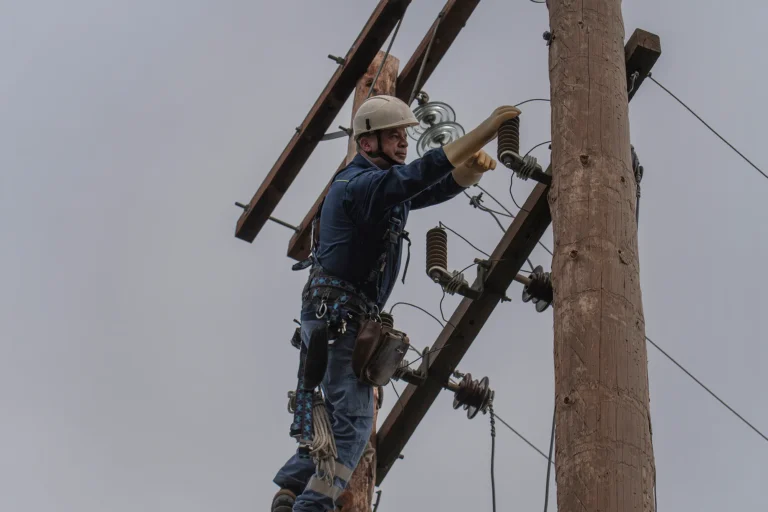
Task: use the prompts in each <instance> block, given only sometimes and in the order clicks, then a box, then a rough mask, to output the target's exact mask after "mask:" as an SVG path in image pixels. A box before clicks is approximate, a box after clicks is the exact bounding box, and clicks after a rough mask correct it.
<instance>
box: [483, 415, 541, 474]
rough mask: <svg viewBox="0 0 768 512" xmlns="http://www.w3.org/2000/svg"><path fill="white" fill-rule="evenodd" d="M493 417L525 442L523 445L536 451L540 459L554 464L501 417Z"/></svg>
mask: <svg viewBox="0 0 768 512" xmlns="http://www.w3.org/2000/svg"><path fill="white" fill-rule="evenodd" d="M495 416H496V419H497V420H499V421H500V422H501V423H502V424H503V425H504V426H505V427H507V428H508V429H509V430H511V431H512V432H513V433H514V434H515V435H516V436H517V437H519V438H520V439H522V440H523V441H525V443H526V444H527V445H528V446H530V447H531V448H533V449H534V450H536V451H537V452H538V453H539V455H541V456H542V457H544V458H545V459H547V461H549V463H550V464H554V462H552V460H551V459H550V458H549V457H547V454H546V453H544V452H543V451H541V450H539V449H538V448H536V445H535V444H533V443H532V442H530V441H529V440H528V439H526V438H525V436H523V435H522V434H521V433H520V432H518V431H517V430H515V429H514V428H512V426H511V425H510V424H509V423H507V422H506V421H504V419H502V418H501V417H500V416H499V415H498V414H495Z"/></svg>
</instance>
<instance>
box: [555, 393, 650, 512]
mask: <svg viewBox="0 0 768 512" xmlns="http://www.w3.org/2000/svg"><path fill="white" fill-rule="evenodd" d="M556 412H557V408H555V410H554V411H553V412H552V435H550V436H549V457H547V461H548V462H549V464H547V483H546V485H545V487H544V512H547V505H549V476H550V473H551V472H552V465H553V463H552V448H553V447H554V445H555V418H556V417H557V416H555V414H556ZM654 512H655V511H654Z"/></svg>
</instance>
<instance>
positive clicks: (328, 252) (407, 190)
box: [315, 148, 464, 309]
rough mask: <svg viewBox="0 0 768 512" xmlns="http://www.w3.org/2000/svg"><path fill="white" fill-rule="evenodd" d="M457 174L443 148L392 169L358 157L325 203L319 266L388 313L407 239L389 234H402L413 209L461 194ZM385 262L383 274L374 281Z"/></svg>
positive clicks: (340, 175) (317, 254)
mask: <svg viewBox="0 0 768 512" xmlns="http://www.w3.org/2000/svg"><path fill="white" fill-rule="evenodd" d="M452 170H453V165H451V163H450V162H449V161H448V158H446V156H445V152H444V151H443V149H442V148H438V149H433V150H431V151H428V152H427V153H425V154H424V156H423V157H422V158H419V159H417V160H414V161H413V162H411V163H410V164H407V165H394V166H392V167H391V168H390V169H388V170H382V169H379V168H378V167H376V166H375V165H373V164H372V163H371V162H369V161H368V160H367V159H365V158H364V157H363V156H362V155H360V154H358V155H357V156H355V158H354V159H353V160H352V162H350V164H349V165H348V166H347V167H346V168H344V169H343V170H341V171H339V173H337V175H336V177H335V179H334V182H333V183H332V184H331V187H330V189H329V191H328V194H327V195H326V197H325V200H324V202H323V205H322V209H321V212H320V222H319V235H320V236H319V238H320V241H319V244H318V247H317V248H316V250H315V258H316V262H317V263H319V264H320V266H321V267H322V268H323V269H325V270H326V271H327V272H328V273H330V274H332V275H334V276H336V277H339V278H341V279H344V280H347V281H349V282H351V283H352V284H354V285H356V286H358V287H359V289H360V290H361V291H362V292H363V293H365V294H366V295H367V296H368V298H369V299H371V300H374V301H375V302H377V304H378V306H379V308H381V309H383V308H384V305H385V304H386V302H387V299H389V296H390V294H391V293H392V289H393V288H394V286H395V282H396V281H397V276H398V274H399V273H400V261H401V253H402V247H403V239H402V236H397V237H396V239H395V241H394V243H392V244H388V243H387V239H389V237H388V236H386V235H387V231H388V230H390V229H391V230H392V231H393V232H395V233H396V234H400V235H401V234H402V232H403V229H404V228H405V224H406V222H407V220H408V214H409V212H410V211H411V210H418V209H420V208H426V207H428V206H432V205H436V204H440V203H442V202H445V201H447V200H449V199H451V198H453V197H456V195H458V194H460V193H461V192H462V191H463V190H464V188H463V187H461V186H460V185H459V184H458V183H456V180H454V179H453V175H452V174H451V171H452ZM406 236H407V235H406ZM385 238H386V239H385ZM382 255H384V261H383V262H382V261H381V257H382ZM382 263H383V267H384V268H383V271H381V272H380V273H379V275H378V276H376V277H375V278H374V279H371V276H372V273H373V272H375V271H376V270H377V269H378V270H382V269H381V266H382ZM377 288H378V293H376V289H377Z"/></svg>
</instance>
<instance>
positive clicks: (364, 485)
mask: <svg viewBox="0 0 768 512" xmlns="http://www.w3.org/2000/svg"><path fill="white" fill-rule="evenodd" d="M385 55H386V54H385V53H384V52H381V51H380V52H379V53H378V54H377V55H376V57H375V58H374V59H373V62H371V65H370V66H369V67H368V70H367V71H366V72H365V75H363V77H362V78H360V80H358V82H357V86H356V87H355V97H354V100H353V102H352V117H353V118H354V117H355V113H356V112H357V109H358V108H360V105H362V104H363V102H364V101H365V100H366V98H367V97H368V91H369V90H370V89H371V85H373V92H372V93H371V96H377V95H379V94H387V95H390V96H394V94H395V85H396V83H397V72H398V70H399V68H400V60H399V59H397V58H396V57H393V56H392V55H389V56H387V60H386V62H385V63H384V67H382V68H381V73H379V76H378V78H376V73H377V72H378V71H379V68H380V67H381V63H382V62H384V56H385ZM374 79H375V80H376V83H375V84H374ZM356 153H357V145H356V144H355V141H354V139H353V138H352V137H350V140H349V147H348V151H347V158H346V160H345V162H346V163H349V162H350V161H351V160H352V159H353V158H354V157H355V154H356ZM378 397H379V390H378V389H375V390H374V403H375V406H374V413H373V431H372V432H371V437H370V443H371V446H372V447H373V449H374V451H373V453H372V457H371V456H370V455H371V454H369V456H368V457H363V459H361V460H360V463H359V464H358V465H357V468H355V472H354V473H353V474H352V478H351V479H350V481H349V485H348V486H347V490H346V491H344V492H343V493H342V494H341V496H339V498H338V499H337V500H336V505H337V508H338V509H339V510H340V511H342V512H370V511H371V509H372V502H373V492H374V488H375V486H376V452H375V449H376V420H377V419H378V415H379V406H378V404H379V400H378Z"/></svg>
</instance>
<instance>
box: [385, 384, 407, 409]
mask: <svg viewBox="0 0 768 512" xmlns="http://www.w3.org/2000/svg"><path fill="white" fill-rule="evenodd" d="M389 383H390V384H391V385H392V389H394V390H395V395H397V403H398V404H399V405H400V410H402V411H405V406H404V405H403V403H402V402H401V401H400V393H398V392H397V388H396V387H395V383H394V382H392V381H391V380H390V381H389Z"/></svg>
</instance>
